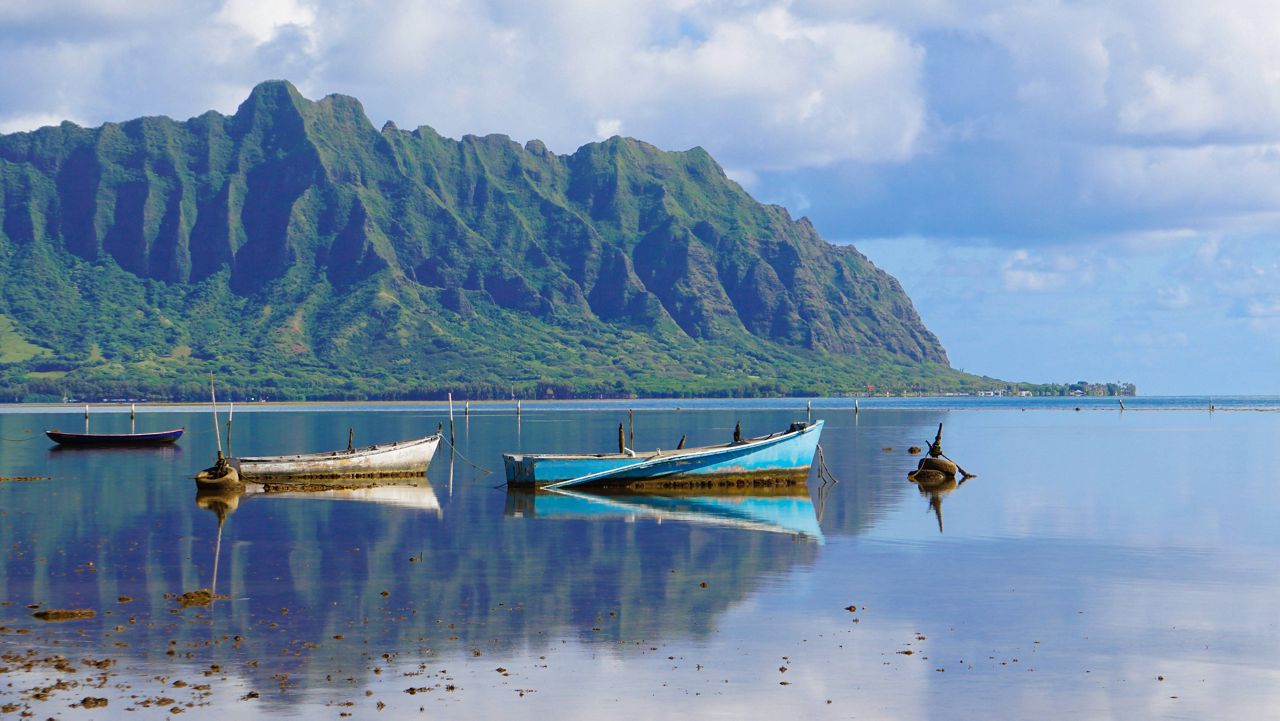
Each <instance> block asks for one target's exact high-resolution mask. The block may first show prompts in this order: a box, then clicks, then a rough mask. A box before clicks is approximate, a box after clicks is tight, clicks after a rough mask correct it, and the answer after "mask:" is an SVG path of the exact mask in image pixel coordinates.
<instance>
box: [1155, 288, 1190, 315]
mask: <svg viewBox="0 0 1280 721" xmlns="http://www.w3.org/2000/svg"><path fill="white" fill-rule="evenodd" d="M1156 303H1158V304H1160V305H1161V306H1162V307H1165V308H1169V309H1175V310H1176V309H1178V308H1186V307H1188V306H1190V305H1191V292H1190V291H1189V290H1187V288H1186V287H1185V286H1181V285H1175V286H1170V287H1167V288H1157V289H1156Z"/></svg>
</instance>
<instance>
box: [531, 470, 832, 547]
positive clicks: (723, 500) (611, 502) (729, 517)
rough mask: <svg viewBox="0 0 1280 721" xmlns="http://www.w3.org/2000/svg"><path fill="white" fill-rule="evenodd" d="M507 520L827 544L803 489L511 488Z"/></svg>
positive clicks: (809, 500) (792, 486) (800, 485)
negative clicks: (685, 529)
mask: <svg viewBox="0 0 1280 721" xmlns="http://www.w3.org/2000/svg"><path fill="white" fill-rule="evenodd" d="M506 515H507V516H510V517H515V518H530V517H538V518H561V519H579V520H600V519H608V518H617V519H622V520H627V521H632V520H635V519H639V518H647V519H652V520H656V521H658V522H659V523H662V522H666V521H675V522H678V523H689V524H697V525H708V526H719V527H723V528H738V529H742V530H747V531H763V532H768V533H784V534H790V535H794V536H799V537H803V538H808V539H812V540H815V541H817V542H818V543H822V542H823V540H824V539H823V535H822V528H821V527H820V525H819V523H818V515H817V512H816V510H815V509H814V506H813V501H812V500H811V499H810V498H809V488H808V486H807V485H805V484H792V485H788V486H784V487H779V488H775V489H762V488H747V489H742V490H740V491H738V492H733V491H731V490H720V489H714V490H712V489H708V488H705V487H700V488H690V489H687V490H683V491H682V490H680V489H676V488H671V487H669V488H667V489H664V492H663V493H661V494H656V493H638V492H634V491H609V492H606V491H603V490H597V491H594V492H590V493H588V492H585V491H578V490H569V489H554V490H542V491H534V490H532V489H526V488H514V487H508V489H507V505H506Z"/></svg>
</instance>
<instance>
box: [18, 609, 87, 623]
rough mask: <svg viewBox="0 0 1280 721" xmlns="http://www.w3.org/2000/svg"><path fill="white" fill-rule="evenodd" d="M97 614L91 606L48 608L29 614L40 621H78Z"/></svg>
mask: <svg viewBox="0 0 1280 721" xmlns="http://www.w3.org/2000/svg"><path fill="white" fill-rule="evenodd" d="M97 615H98V612H97V611H94V610H93V609H91V608H49V609H45V610H43V611H36V612H35V613H33V614H31V616H32V617H33V618H38V619H40V620H41V621H79V620H82V619H86V618H93V617H94V616H97Z"/></svg>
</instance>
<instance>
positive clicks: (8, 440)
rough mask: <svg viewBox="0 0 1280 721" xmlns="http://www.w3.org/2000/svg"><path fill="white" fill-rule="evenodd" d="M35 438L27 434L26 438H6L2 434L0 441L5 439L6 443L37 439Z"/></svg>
mask: <svg viewBox="0 0 1280 721" xmlns="http://www.w3.org/2000/svg"><path fill="white" fill-rule="evenodd" d="M35 438H36V437H35V436H27V437H26V438H4V437H2V436H0V441H4V442H5V443H21V442H23V441H32V440H35Z"/></svg>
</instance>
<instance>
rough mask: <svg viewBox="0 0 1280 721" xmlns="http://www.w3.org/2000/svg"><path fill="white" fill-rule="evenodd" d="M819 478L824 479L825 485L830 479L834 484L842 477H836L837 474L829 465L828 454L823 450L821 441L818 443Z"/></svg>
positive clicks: (823, 483)
mask: <svg viewBox="0 0 1280 721" xmlns="http://www.w3.org/2000/svg"><path fill="white" fill-rule="evenodd" d="M818 478H821V479H822V485H824V486H825V485H826V484H827V482H828V481H830V482H831V484H832V485H835V484H837V483H839V482H840V479H839V478H836V475H835V474H834V473H832V472H831V469H830V468H828V467H827V456H826V454H824V453H823V452H822V444H821V443H819V444H818Z"/></svg>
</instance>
